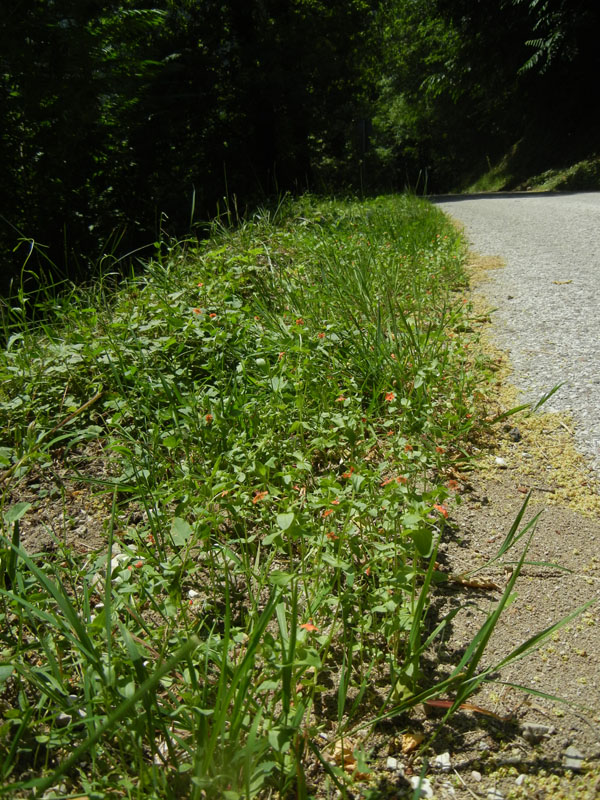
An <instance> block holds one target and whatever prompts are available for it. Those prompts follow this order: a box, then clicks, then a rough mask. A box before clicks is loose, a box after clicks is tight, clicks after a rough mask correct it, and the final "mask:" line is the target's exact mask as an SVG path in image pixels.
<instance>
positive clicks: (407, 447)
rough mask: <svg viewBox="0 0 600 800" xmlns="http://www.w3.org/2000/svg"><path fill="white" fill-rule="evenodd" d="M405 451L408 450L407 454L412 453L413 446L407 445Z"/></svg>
mask: <svg viewBox="0 0 600 800" xmlns="http://www.w3.org/2000/svg"><path fill="white" fill-rule="evenodd" d="M404 449H405V450H406V452H407V453H410V451H411V450H412V449H413V446H412V444H405V445H404Z"/></svg>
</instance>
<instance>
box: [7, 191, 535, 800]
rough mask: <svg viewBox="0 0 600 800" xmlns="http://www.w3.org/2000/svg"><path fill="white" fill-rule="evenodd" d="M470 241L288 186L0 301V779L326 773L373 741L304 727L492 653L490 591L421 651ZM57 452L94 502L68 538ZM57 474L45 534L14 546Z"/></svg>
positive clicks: (273, 784) (336, 775)
mask: <svg viewBox="0 0 600 800" xmlns="http://www.w3.org/2000/svg"><path fill="white" fill-rule="evenodd" d="M464 256H465V247H464V243H463V241H462V239H461V237H460V235H459V234H458V233H457V231H456V230H455V229H454V228H453V227H452V226H451V225H450V224H449V223H448V221H447V220H446V219H445V218H444V217H443V216H442V214H441V213H440V212H439V211H438V210H437V209H435V208H433V207H432V206H430V205H428V204H427V203H425V202H423V201H420V200H417V199H415V198H411V197H407V196H394V197H384V198H378V199H376V200H370V201H365V202H358V201H348V202H342V201H323V200H321V201H316V200H313V199H310V198H306V199H303V200H300V201H295V202H285V203H283V204H282V205H281V207H280V208H279V209H277V211H276V212H273V213H268V212H264V213H261V214H257V215H256V216H255V218H254V219H252V220H251V221H248V222H244V223H242V224H240V225H238V226H237V227H235V228H232V229H229V228H227V227H225V226H222V225H219V224H215V225H214V229H213V233H212V235H211V237H210V238H209V239H208V240H207V241H205V242H202V243H200V244H198V243H197V242H186V243H182V244H177V245H175V244H174V245H172V246H171V247H170V248H169V249H168V252H166V250H163V253H162V255H161V256H160V257H157V258H156V259H155V260H153V261H151V262H150V263H148V264H147V265H145V267H144V269H143V271H142V272H141V273H140V274H139V275H138V276H137V277H135V278H134V279H132V280H130V281H129V282H127V284H126V285H121V286H119V287H114V286H110V285H109V284H110V281H109V280H108V278H107V279H105V280H104V282H100V283H98V284H96V285H95V286H94V287H92V288H90V289H87V290H81V289H79V290H75V289H73V290H72V291H71V292H68V293H67V292H64V291H63V292H62V293H61V294H54V295H50V294H48V295H47V296H45V297H42V296H41V295H37V296H29V297H25V296H21V297H20V298H17V299H15V301H14V302H13V303H12V305H11V306H10V307H9V306H8V305H7V306H6V307H5V308H4V312H3V322H4V333H5V337H6V342H7V344H6V348H5V350H4V352H3V353H2V355H1V356H0V375H1V377H2V381H1V384H0V385H1V386H2V388H1V389H0V392H1V394H0V400H1V402H0V414H1V420H2V442H1V444H2V447H1V449H0V458H1V459H2V466H3V470H4V472H3V482H2V525H3V538H2V540H1V543H0V558H1V561H0V630H1V633H0V648H1V652H0V656H1V665H0V682H1V684H0V704H1V706H0V707H1V710H2V717H3V720H4V721H3V722H2V723H1V725H0V776H1V780H0V785H2V786H4V792H5V793H8V794H9V795H10V796H14V797H19V796H30V792H31V791H32V790H34V791H35V792H38V793H41V792H43V791H47V790H48V789H49V788H50V787H52V788H53V789H54V796H57V797H68V796H79V795H85V796H88V797H107V796H115V797H131V798H134V797H135V798H154V797H156V798H176V797H193V798H201V797H215V798H216V797H226V798H228V800H235V798H238V797H254V796H259V795H260V796H264V797H267V796H272V797H279V796H281V797H284V796H286V795H287V794H288V793H290V794H291V793H292V792H293V794H294V796H298V797H308V796H311V794H314V793H315V792H316V791H317V790H316V789H315V788H314V781H315V777H314V776H315V775H316V774H318V776H319V777H318V779H317V780H318V782H320V783H319V786H320V788H319V792H321V794H319V796H324V795H323V794H322V793H323V792H325V793H327V791H329V790H331V791H342V793H344V792H345V791H346V786H347V785H348V782H351V781H352V772H353V771H361V770H362V771H363V772H364V771H365V770H368V763H367V762H368V759H367V758H366V756H365V754H364V753H361V752H356V753H354V754H353V756H352V759H354V760H352V759H351V760H350V762H348V760H345V761H344V759H342V761H341V762H339V763H338V764H336V763H335V760H334V759H332V758H331V753H330V754H329V755H328V754H327V753H326V752H324V751H323V749H322V739H319V734H320V733H323V732H326V734H327V741H328V742H329V743H334V742H335V741H338V740H340V738H341V737H342V736H343V735H344V734H347V733H348V732H350V731H352V730H353V729H355V728H356V727H357V726H360V727H363V728H364V727H366V726H369V725H372V724H374V723H375V722H376V721H377V720H378V719H381V718H382V717H385V716H386V715H390V714H392V713H396V712H398V711H400V710H402V709H406V708H410V707H411V706H412V705H414V704H415V703H417V702H419V701H423V700H424V699H427V698H434V697H439V696H440V695H444V693H445V692H447V690H448V689H449V688H450V687H451V688H452V696H453V697H455V698H456V703H459V702H461V701H464V700H465V699H466V697H468V696H469V695H470V694H471V693H472V692H473V691H474V690H475V689H476V687H477V685H478V684H479V683H480V682H481V681H482V680H485V679H487V675H488V673H487V672H483V673H480V672H478V671H477V670H478V665H479V661H480V658H481V654H482V652H483V648H484V647H485V644H486V642H487V639H488V638H489V635H490V633H491V630H492V629H493V624H494V620H495V617H494V614H495V613H496V612H494V614H492V616H491V617H490V619H489V620H488V623H486V626H484V627H483V628H482V629H481V630H480V631H479V633H477V635H476V636H475V637H474V640H473V643H472V645H471V646H470V647H469V648H467V649H466V651H465V653H464V657H463V658H462V659H461V661H460V663H457V664H455V665H451V666H450V668H449V670H447V672H446V674H445V675H442V676H440V677H438V678H436V679H435V680H433V681H432V680H431V678H430V677H426V676H425V675H424V673H423V669H422V666H423V665H422V659H423V655H424V653H425V651H426V650H427V648H428V647H429V645H430V644H431V642H432V641H433V640H434V639H435V637H436V636H437V635H439V634H440V633H441V631H442V630H443V628H444V626H445V625H446V624H447V622H448V618H447V619H442V620H437V619H435V618H434V619H432V617H431V614H429V613H428V611H429V600H430V594H431V587H432V582H433V580H434V579H439V577H440V576H439V573H438V572H437V570H435V568H434V567H435V562H436V551H437V547H438V544H439V542H440V539H441V537H442V536H443V534H444V527H445V524H446V517H447V516H448V513H449V510H451V507H452V504H453V503H454V502H456V497H455V490H456V489H457V484H456V481H455V480H454V479H453V478H452V477H451V475H452V474H453V471H454V470H456V469H457V468H460V465H461V464H463V463H464V462H466V461H468V459H469V453H468V440H469V437H470V436H471V435H472V433H473V428H474V426H475V427H476V426H478V425H480V424H481V419H480V417H481V413H480V411H478V402H477V397H478V391H479V389H480V388H481V384H482V383H483V382H485V380H486V374H485V369H484V368H483V365H482V364H480V363H477V362H476V360H475V358H474V356H473V354H472V349H471V348H472V335H471V334H469V333H467V331H468V330H469V329H470V322H469V316H470V314H471V310H470V304H469V301H468V299H467V296H466V295H465V290H466V288H467V281H466V276H465V272H464V269H463V263H464ZM57 465H60V470H59V467H58V466H57ZM59 471H60V475H59ZM67 478H69V479H73V480H77V481H78V482H79V485H81V484H83V485H84V486H85V487H87V493H88V496H93V497H96V498H100V502H104V503H105V506H106V508H107V513H106V518H105V520H104V527H103V538H102V541H101V545H100V546H97V547H90V548H88V551H87V552H80V550H77V549H76V548H74V547H73V546H72V543H71V542H70V538H69V528H68V519H67V518H68V516H69V509H70V506H69V504H68V500H67V498H66V496H65V492H66V489H65V483H66V480H67ZM31 485H33V487H34V489H36V487H37V489H36V491H38V494H37V496H36V499H33V500H31V499H23V498H25V497H29V496H28V495H26V492H25V488H26V487H27V486H31ZM52 496H54V497H55V498H56V497H58V499H59V500H60V499H61V498H62V500H63V503H64V510H65V513H64V514H63V516H62V521H59V522H57V525H56V526H55V527H52V529H51V531H50V534H51V535H52V537H53V539H54V547H53V549H52V550H51V552H42V551H36V549H35V547H32V546H31V544H28V546H27V548H24V547H23V546H22V544H21V540H22V537H24V535H25V531H26V529H27V521H28V519H29V517H30V516H31V515H32V514H35V513H36V510H38V509H39V508H41V507H43V504H44V503H45V502H47V501H48V499H49V498H51V497H52ZM61 526H62V527H61ZM63 529H64V530H63ZM517 538H519V534H518V533H517V527H516V526H515V528H514V530H512V531H511V533H510V534H509V537H508V538H507V542H505V544H504V545H503V547H504V550H503V551H502V552H504V551H505V550H506V547H507V546H508V544H511V543H512V542H513V540H516V539H517ZM517 574H518V566H517V569H515V579H516V575H517ZM512 585H513V581H512V579H511V581H509V585H508V587H507V591H506V592H505V593H504V594H503V596H502V600H501V601H500V603H499V605H498V608H497V610H496V611H497V613H498V614H499V613H500V611H501V610H502V607H503V605H504V603H505V602H506V600H507V598H508V596H509V594H510V591H511V590H512ZM496 618H497V617H496ZM522 652H523V651H522V650H521V649H519V650H518V652H517V651H515V654H516V657H520V656H521V655H522ZM374 687H377V690H374ZM309 763H310V764H312V772H311V777H310V779H309V778H307V772H306V770H307V764H309ZM348 763H350V764H351V765H352V768H351V769H348V768H347V767H348ZM344 764H345V765H346V768H344ZM328 787H329V788H328ZM0 793H1V791H0Z"/></svg>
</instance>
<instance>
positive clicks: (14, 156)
mask: <svg viewBox="0 0 600 800" xmlns="http://www.w3.org/2000/svg"><path fill="white" fill-rule="evenodd" d="M599 16H600V7H599V6H598V4H597V1H596V0H568V1H567V0H156V2H154V3H148V2H144V0H120V2H111V1H110V0H109V1H108V2H107V1H106V0H85V2H83V1H82V0H17V1H16V2H14V3H12V4H11V7H10V9H6V10H5V11H4V12H3V14H2V18H1V19H0V104H1V105H0V113H1V119H2V127H1V129H0V259H1V263H2V265H3V267H2V275H1V278H0V284H1V285H0V289H1V290H2V291H3V292H4V293H7V292H9V291H11V288H10V287H11V283H12V291H14V290H15V286H18V285H19V280H20V279H22V275H23V267H24V265H25V267H26V270H25V272H26V273H27V274H28V275H33V276H35V277H34V280H39V278H40V276H41V275H45V276H51V277H52V279H58V280H60V279H62V278H65V277H68V278H69V279H76V280H79V279H87V278H89V277H91V276H92V274H93V273H94V271H97V270H98V269H104V270H106V268H107V267H109V268H110V269H117V271H118V270H119V269H123V268H129V265H130V264H131V254H132V253H133V254H134V256H135V257H144V256H150V255H151V254H152V250H151V248H152V247H156V246H157V244H156V243H157V242H161V241H165V240H167V239H168V238H171V237H179V236H182V235H187V234H189V233H190V232H192V233H196V234H198V235H200V236H201V235H202V234H203V231H204V230H205V228H206V223H207V221H208V220H209V219H210V218H214V217H215V215H218V214H226V215H229V219H230V220H231V218H232V216H233V217H235V216H237V215H243V214H244V213H245V211H246V210H248V209H250V208H252V207H253V206H255V205H257V204H265V203H266V202H268V201H269V199H270V198H273V197H277V196H281V194H282V193H284V192H287V191H291V192H294V193H299V192H303V191H307V190H310V191H317V192H326V193H337V194H340V193H344V192H356V191H359V192H362V193H364V194H368V193H374V192H384V191H397V190H402V189H404V188H406V187H408V188H410V189H412V190H413V191H417V192H419V193H420V192H433V191H435V192H440V191H442V192H445V191H456V190H459V191H460V190H461V189H464V188H465V187H467V186H470V185H473V182H474V181H476V179H477V178H478V177H480V176H481V175H484V174H486V173H487V174H491V173H494V170H495V171H496V172H495V174H496V181H495V183H494V185H493V188H507V189H510V188H514V187H516V186H519V185H521V184H522V181H523V180H524V179H525V178H527V176H530V175H533V174H536V173H540V172H543V171H544V170H546V169H549V168H560V167H561V166H564V165H566V164H567V163H568V162H573V161H574V160H577V159H583V158H587V157H589V156H593V155H595V154H596V150H595V147H596V144H595V133H594V131H593V130H592V128H593V126H592V124H591V122H590V119H591V115H590V107H591V106H592V105H593V98H594V97H595V96H596V94H597V86H596V84H597V75H598V66H599V61H600V50H599V49H598V47H597V34H598V30H599V26H598V21H599ZM590 163H593V162H590ZM592 172H593V170H592ZM596 177H597V176H596ZM595 179H596V178H595V177H594V175H592V177H591V180H595Z"/></svg>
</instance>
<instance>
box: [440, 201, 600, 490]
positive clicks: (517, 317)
mask: <svg viewBox="0 0 600 800" xmlns="http://www.w3.org/2000/svg"><path fill="white" fill-rule="evenodd" d="M431 200H432V202H434V203H435V204H436V205H437V206H438V207H439V208H441V209H442V211H444V212H446V213H447V214H449V215H450V216H451V217H453V218H454V219H456V220H458V221H459V222H461V223H462V224H463V225H464V226H465V233H466V235H467V238H468V239H469V241H470V243H471V246H472V249H473V250H474V251H475V252H478V253H480V254H481V255H487V256H492V255H494V256H500V257H501V258H502V259H503V260H504V262H505V264H506V267H505V268H504V269H499V270H494V271H492V272H491V273H490V278H491V280H490V282H489V283H487V284H486V285H485V286H484V287H483V290H484V292H485V294H486V295H487V297H488V298H489V300H490V302H491V304H492V305H493V307H495V308H496V309H497V311H496V312H495V314H494V316H493V318H494V322H495V327H496V339H497V342H498V344H499V346H500V347H502V348H503V349H504V350H507V351H508V352H509V353H510V358H511V361H512V365H513V368H514V376H513V378H514V383H515V385H516V386H517V387H518V388H519V389H520V390H521V391H522V392H523V397H524V399H525V401H531V400H536V401H537V400H538V399H539V398H540V397H541V395H543V394H544V393H545V392H547V391H549V390H550V389H551V388H552V387H553V386H555V385H556V384H558V383H561V382H564V385H563V386H562V387H561V388H560V389H559V391H558V392H557V393H556V394H554V395H553V397H552V398H551V399H550V400H549V401H548V403H547V404H546V406H545V409H546V410H552V411H570V412H571V413H572V414H573V418H574V420H575V422H576V431H575V440H576V444H577V446H578V447H579V449H580V450H581V451H582V452H583V453H584V454H585V455H586V456H587V457H588V458H589V460H590V464H591V466H592V467H593V468H594V469H595V470H596V472H597V474H598V475H599V476H600V192H590V193H575V194H560V195H556V194H548V193H527V194H479V195H453V196H444V197H439V196H438V197H432V198H431Z"/></svg>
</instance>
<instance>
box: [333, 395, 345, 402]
mask: <svg viewBox="0 0 600 800" xmlns="http://www.w3.org/2000/svg"><path fill="white" fill-rule="evenodd" d="M345 399H346V398H345V397H344V395H343V394H341V395H340V396H339V397H336V399H335V402H336V403H343V402H344V400H345Z"/></svg>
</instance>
